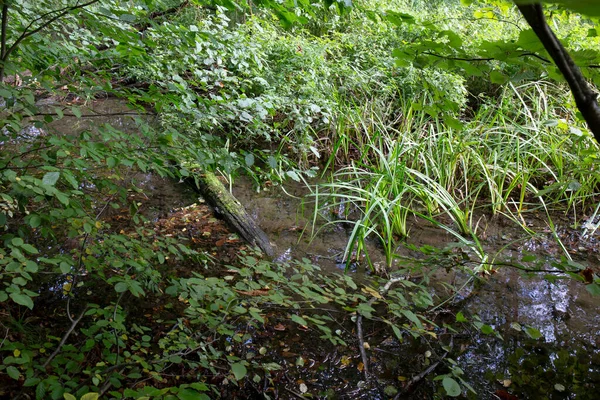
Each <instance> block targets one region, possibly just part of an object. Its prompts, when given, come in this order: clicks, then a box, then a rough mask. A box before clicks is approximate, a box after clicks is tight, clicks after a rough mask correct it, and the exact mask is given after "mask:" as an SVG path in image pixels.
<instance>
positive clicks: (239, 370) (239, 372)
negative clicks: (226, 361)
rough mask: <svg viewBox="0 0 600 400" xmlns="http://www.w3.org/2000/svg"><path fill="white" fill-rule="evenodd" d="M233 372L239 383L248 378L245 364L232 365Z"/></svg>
mask: <svg viewBox="0 0 600 400" xmlns="http://www.w3.org/2000/svg"><path fill="white" fill-rule="evenodd" d="M231 372H233V375H234V376H235V379H236V380H238V381H239V380H241V379H243V378H244V377H245V376H246V374H247V373H248V370H247V369H246V366H245V365H244V364H241V363H235V364H231Z"/></svg>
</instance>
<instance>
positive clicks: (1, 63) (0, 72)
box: [0, 0, 8, 83]
mask: <svg viewBox="0 0 600 400" xmlns="http://www.w3.org/2000/svg"><path fill="white" fill-rule="evenodd" d="M0 1H2V31H1V33H0V83H2V80H3V79H4V68H5V66H6V64H5V62H6V60H5V58H4V53H6V35H7V32H6V28H7V24H8V3H7V0H0Z"/></svg>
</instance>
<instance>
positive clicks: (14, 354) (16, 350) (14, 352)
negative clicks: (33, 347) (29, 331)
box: [13, 349, 21, 357]
mask: <svg viewBox="0 0 600 400" xmlns="http://www.w3.org/2000/svg"><path fill="white" fill-rule="evenodd" d="M20 355H21V350H19V349H15V351H13V356H15V357H19V356H20Z"/></svg>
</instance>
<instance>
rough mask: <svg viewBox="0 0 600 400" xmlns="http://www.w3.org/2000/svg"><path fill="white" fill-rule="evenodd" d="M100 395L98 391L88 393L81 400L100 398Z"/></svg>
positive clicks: (96, 399)
mask: <svg viewBox="0 0 600 400" xmlns="http://www.w3.org/2000/svg"><path fill="white" fill-rule="evenodd" d="M98 397H100V395H99V394H98V393H86V394H84V395H83V396H81V399H79V400H98Z"/></svg>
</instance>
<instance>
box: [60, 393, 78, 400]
mask: <svg viewBox="0 0 600 400" xmlns="http://www.w3.org/2000/svg"><path fill="white" fill-rule="evenodd" d="M63 397H64V399H65V400H77V397H75V396H73V395H72V394H71V393H64V394H63Z"/></svg>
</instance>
